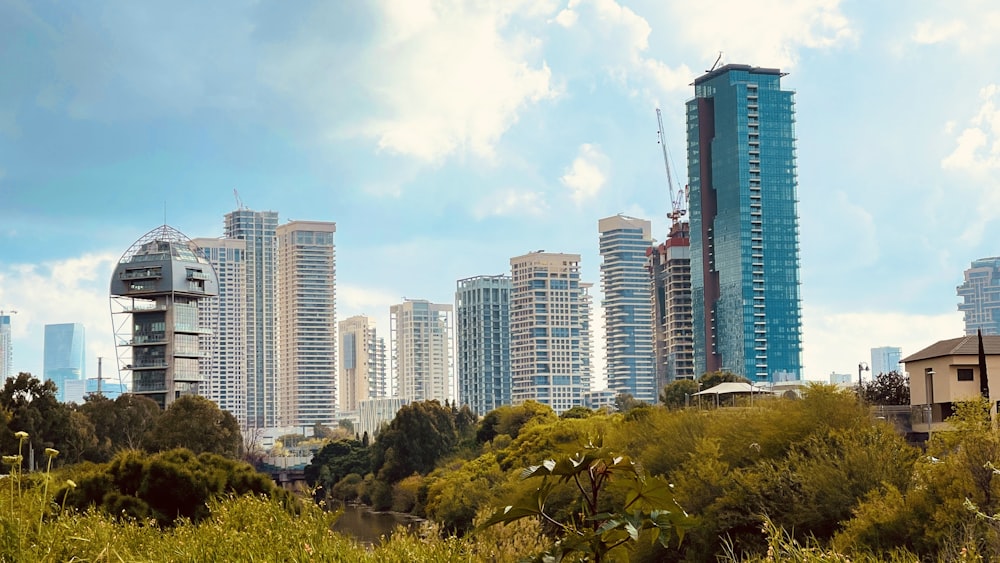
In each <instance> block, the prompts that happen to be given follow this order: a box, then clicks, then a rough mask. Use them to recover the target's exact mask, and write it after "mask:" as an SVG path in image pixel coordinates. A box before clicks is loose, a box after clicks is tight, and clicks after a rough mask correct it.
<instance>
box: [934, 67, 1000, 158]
mask: <svg viewBox="0 0 1000 563" xmlns="http://www.w3.org/2000/svg"><path fill="white" fill-rule="evenodd" d="M979 98H980V99H981V100H982V105H981V106H980V107H979V111H978V113H977V114H976V115H975V116H974V117H973V118H972V119H971V120H969V126H968V127H966V128H965V129H964V130H962V132H961V133H959V135H958V137H957V138H956V139H955V143H956V145H957V146H956V147H955V150H954V151H952V153H951V154H950V155H948V156H947V157H945V158H944V160H942V161H941V166H943V167H944V168H946V169H949V168H952V169H956V168H957V169H967V170H971V171H985V170H987V169H992V168H1000V107H998V99H1000V86H997V85H996V84H990V85H988V86H986V87H985V88H983V89H981V90H980V91H979Z"/></svg>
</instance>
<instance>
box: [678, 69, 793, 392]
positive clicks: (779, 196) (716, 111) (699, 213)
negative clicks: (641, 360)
mask: <svg viewBox="0 0 1000 563" xmlns="http://www.w3.org/2000/svg"><path fill="white" fill-rule="evenodd" d="M781 76H782V73H781V72H780V71H779V70H777V69H768V68H759V67H750V66H747V65H726V66H723V67H721V68H718V69H716V70H713V71H711V72H709V73H707V74H705V75H703V76H701V77H699V78H697V79H695V82H694V85H695V97H694V98H693V99H691V100H689V101H688V102H687V129H688V135H687V137H688V180H689V185H690V194H691V201H690V217H691V258H692V265H693V267H692V268H691V270H692V271H691V286H692V302H693V309H694V347H695V373H696V374H700V373H702V372H705V371H714V370H719V369H725V370H730V371H732V372H734V373H737V374H739V375H742V376H745V377H747V378H749V379H751V380H754V381H768V380H782V379H798V378H800V376H801V371H802V336H801V331H802V320H801V303H800V299H799V231H798V215H797V213H796V185H797V180H796V171H795V166H796V164H795V131H794V122H795V112H794V100H793V92H791V91H789V90H782V89H781Z"/></svg>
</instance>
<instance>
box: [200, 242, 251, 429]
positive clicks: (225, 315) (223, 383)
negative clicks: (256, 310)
mask: <svg viewBox="0 0 1000 563" xmlns="http://www.w3.org/2000/svg"><path fill="white" fill-rule="evenodd" d="M193 242H194V243H195V244H196V245H197V246H198V247H199V248H200V249H201V253H202V256H204V257H205V258H206V259H208V261H209V262H210V263H211V264H212V267H213V268H215V273H216V275H217V276H218V278H219V295H218V296H216V297H209V298H207V299H202V300H201V301H199V302H198V315H199V323H200V324H201V326H203V327H206V328H207V329H209V330H210V332H209V333H208V334H203V335H201V349H202V350H203V351H204V353H205V355H204V356H202V358H201V360H200V364H201V372H202V373H203V374H205V381H203V382H202V384H201V389H200V392H201V394H202V395H203V396H204V397H206V398H208V399H209V400H211V401H212V402H214V403H215V404H217V405H219V408H220V409H223V410H225V411H228V412H229V413H230V414H232V415H233V416H234V417H236V420H237V421H239V423H240V426H242V427H244V428H245V427H246V426H247V371H246V363H247V362H246V360H247V343H246V334H247V330H248V328H249V327H248V326H247V324H246V307H245V300H246V299H247V295H246V293H247V285H246V241H244V240H236V239H227V238H216V239H212V238H199V239H194V241H193Z"/></svg>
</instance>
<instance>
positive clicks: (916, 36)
mask: <svg viewBox="0 0 1000 563" xmlns="http://www.w3.org/2000/svg"><path fill="white" fill-rule="evenodd" d="M964 30H965V24H964V23H962V22H961V21H958V20H952V21H949V22H938V21H934V20H924V21H922V22H917V25H916V28H915V29H914V30H913V35H911V36H910V39H912V40H913V41H914V42H915V43H919V44H921V45H933V44H934V43H941V42H943V41H948V40H950V39H952V38H955V37H957V36H959V35H960V34H961V33H962V32H963V31H964Z"/></svg>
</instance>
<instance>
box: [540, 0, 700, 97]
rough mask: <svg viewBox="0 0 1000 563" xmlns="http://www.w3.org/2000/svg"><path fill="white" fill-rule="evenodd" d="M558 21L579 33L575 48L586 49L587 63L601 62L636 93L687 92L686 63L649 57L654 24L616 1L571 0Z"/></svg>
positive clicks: (655, 95) (687, 70) (689, 79)
mask: <svg viewBox="0 0 1000 563" xmlns="http://www.w3.org/2000/svg"><path fill="white" fill-rule="evenodd" d="M555 23H557V24H559V25H560V26H562V27H564V28H566V29H569V30H573V31H575V32H576V33H577V36H576V40H575V41H574V47H573V49H575V50H577V49H583V53H582V54H583V55H585V58H586V59H587V60H586V64H597V65H601V66H602V67H603V68H604V69H605V70H606V71H607V72H608V73H609V74H610V75H611V76H612V77H614V78H616V79H617V80H619V81H620V82H622V83H624V84H625V85H627V86H628V87H630V88H632V89H633V91H632V93H633V94H636V93H641V94H642V95H644V96H646V97H651V98H656V99H659V98H660V97H661V96H663V95H665V94H666V93H669V92H680V91H686V90H687V88H688V84H689V83H690V82H691V78H692V77H693V76H694V73H692V71H691V69H690V68H688V67H687V65H680V66H678V67H677V68H671V67H670V66H668V65H667V64H666V63H664V62H662V61H660V60H658V59H656V58H652V57H649V56H648V55H647V51H648V50H649V35H650V33H651V32H652V27H651V26H650V25H649V22H648V21H646V19H645V18H643V17H642V16H640V15H638V14H637V13H635V12H634V11H633V10H632V9H631V8H628V7H626V6H623V5H621V4H619V3H618V2H617V1H616V0H570V2H569V4H568V5H567V7H566V8H565V9H564V10H562V11H561V12H559V14H558V15H557V16H556V18H555Z"/></svg>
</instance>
